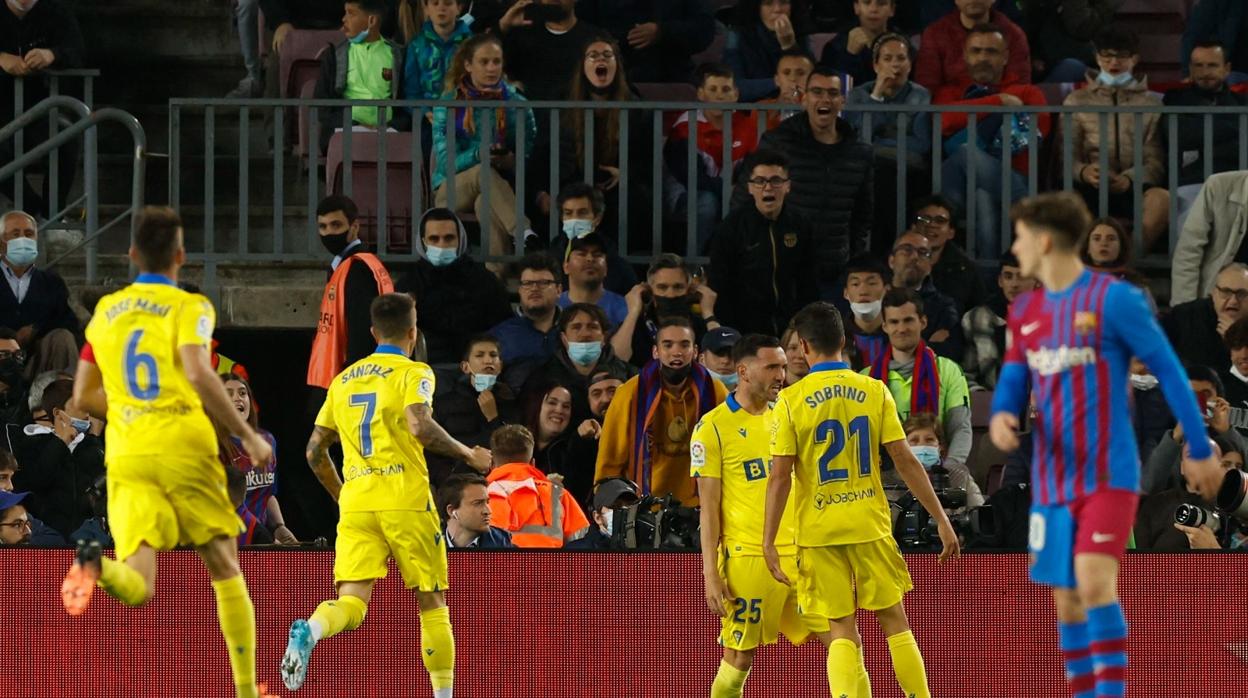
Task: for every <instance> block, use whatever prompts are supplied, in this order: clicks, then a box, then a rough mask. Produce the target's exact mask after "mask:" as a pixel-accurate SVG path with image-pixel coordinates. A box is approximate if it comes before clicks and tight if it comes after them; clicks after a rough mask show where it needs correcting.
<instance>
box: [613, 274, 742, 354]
mask: <svg viewBox="0 0 1248 698" xmlns="http://www.w3.org/2000/svg"><path fill="white" fill-rule="evenodd" d="M718 298H719V294H718V293H716V292H715V291H714V290H712V289H711V287H710V286H707V285H706V284H697V285H694V283H693V278H692V277H691V275H690V274H689V269H688V268H687V267H686V266H685V261H684V260H683V259H681V258H680V255H675V254H670V253H669V254H661V255H659V256H658V257H656V258H655V259H654V261H653V262H651V263H650V268H649V269H648V270H646V282H645V283H643V284H637V285H636V286H634V287H633V289H632V290H631V291H629V292H628V295H627V296H625V297H624V300H625V301H627V302H628V315H626V316H625V317H624V322H621V323H620V326H619V327H617V328H616V330H615V334H614V335H613V336H612V337H611V348H612V349H614V350H615V355H616V356H618V357H619V358H620V359H622V360H624V361H631V362H632V363H633V365H634V366H638V367H641V366H644V365H645V363H646V362H647V361H649V358H648V357H649V356H650V348H651V347H653V346H654V344H655V341H656V338H657V333H658V328H659V323H660V322H661V321H662V320H663V318H667V317H680V318H685V319H687V320H688V321H689V326H690V327H692V328H693V332H694V339H695V341H697V340H700V339H701V338H702V335H704V334H706V331H707V330H713V329H715V328H716V327H719V325H720V323H719V318H717V317H715V302H716V301H717V300H718ZM695 305H697V306H698V310H699V311H700V312H698V313H695V312H694V306H695Z"/></svg>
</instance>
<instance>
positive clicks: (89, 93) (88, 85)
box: [12, 68, 100, 220]
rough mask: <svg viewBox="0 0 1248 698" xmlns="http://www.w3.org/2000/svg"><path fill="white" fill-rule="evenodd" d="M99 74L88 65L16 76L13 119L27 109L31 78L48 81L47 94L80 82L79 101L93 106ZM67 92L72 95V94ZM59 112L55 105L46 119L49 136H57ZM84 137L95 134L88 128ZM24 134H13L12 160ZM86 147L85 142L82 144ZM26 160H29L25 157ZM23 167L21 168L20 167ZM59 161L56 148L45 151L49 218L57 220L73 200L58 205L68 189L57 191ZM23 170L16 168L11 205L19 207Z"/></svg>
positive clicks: (20, 149) (21, 149)
mask: <svg viewBox="0 0 1248 698" xmlns="http://www.w3.org/2000/svg"><path fill="white" fill-rule="evenodd" d="M99 76H100V71H98V70H96V69H94V68H90V69H69V70H44V71H41V72H39V73H37V74H35V75H31V76H30V77H19V78H15V79H14V80H13V119H14V120H17V119H18V118H20V117H21V116H22V115H23V114H24V113H26V102H27V93H28V92H29V91H30V88H29V86H28V85H27V83H28V82H30V81H40V82H42V81H45V80H46V81H47V85H48V90H47V91H48V96H49V97H58V96H61V94H62V91H65V92H74V90H73V89H72V88H73V87H75V86H78V85H81V94H82V100H81V101H82V103H83V104H85V105H87V108H88V109H93V108H94V107H95V79H96V78H97V77H99ZM63 83H67V87H68V89H67V88H66V87H63ZM69 96H73V95H72V94H71V95H69ZM58 117H59V113H58V112H57V111H56V110H55V109H54V110H53V111H52V113H51V118H49V119H48V138H49V139H53V138H56V135H57V133H58V132H59V131H60V129H61V128H62V127H63V126H64V123H62V121H61V119H60V118H58ZM86 138H94V136H93V135H92V134H91V132H88V133H87V135H86ZM25 146H26V143H25V134H24V133H23V132H21V131H19V132H17V133H16V134H14V136H13V152H14V156H13V157H14V160H15V161H16V160H21V159H22V155H23V154H24V153H25ZM85 147H87V146H86V144H84V148H85ZM26 162H27V164H29V163H30V161H26ZM23 169H24V168H23ZM59 175H60V161H59V160H58V158H57V157H56V152H55V151H52V152H51V153H50V154H49V155H48V164H47V176H48V201H47V207H48V212H49V214H50V215H49V216H48V218H49V219H51V220H56V219H59V218H61V217H62V216H64V215H65V214H66V213H68V212H69V211H70V210H71V209H72V208H73V206H74V205H73V204H71V205H67V206H64V207H59V208H58V207H57V203H58V202H59V201H60V197H61V195H62V194H66V195H68V192H61V191H60V184H61V182H60V177H59ZM24 180H25V172H24V171H23V170H19V171H18V173H17V176H16V178H15V179H14V180H13V181H14V188H13V197H12V198H13V206H14V208H17V209H22V208H23V207H24V206H25V204H26V201H25V198H26V192H25V182H24Z"/></svg>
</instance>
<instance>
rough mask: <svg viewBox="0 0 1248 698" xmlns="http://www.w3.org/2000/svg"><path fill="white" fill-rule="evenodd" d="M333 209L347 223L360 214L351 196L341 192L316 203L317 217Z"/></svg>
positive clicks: (325, 214) (327, 213) (352, 221)
mask: <svg viewBox="0 0 1248 698" xmlns="http://www.w3.org/2000/svg"><path fill="white" fill-rule="evenodd" d="M335 211H342V215H344V216H346V217H347V222H348V223H354V222H355V219H356V218H358V217H359V216H360V209H359V208H358V207H356V205H355V202H354V201H352V200H351V197H349V196H343V195H342V194H330V195H329V196H327V197H325V198H324V199H321V202H320V203H319V204H317V205H316V217H317V218H320V217H321V216H328V215H329V214H331V213H334V212H335ZM422 233H423V231H422Z"/></svg>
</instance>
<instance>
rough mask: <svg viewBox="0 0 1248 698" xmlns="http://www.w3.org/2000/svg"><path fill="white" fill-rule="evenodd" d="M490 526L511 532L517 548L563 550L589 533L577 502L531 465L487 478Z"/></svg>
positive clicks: (516, 465)
mask: <svg viewBox="0 0 1248 698" xmlns="http://www.w3.org/2000/svg"><path fill="white" fill-rule="evenodd" d="M485 479H486V481H487V482H488V483H489V486H488V488H487V491H488V492H489V495H490V523H491V524H492V525H495V526H498V527H499V528H505V529H507V530H508V531H511V542H513V543H515V544H516V547H517V548H562V547H563V544H564V543H567V542H569V541H574V540H576V539H578V538H581V537H582V536H584V535H585V533H586V532H588V531H589V520H588V519H586V518H585V512H583V511H581V505H579V504H577V503H576V498H575V497H573V496H572V494H571V493H570V492H568V491H567V490H565V489H564V488H563V484H562V482H561V480H554V481H552V480H551V479H550V478H548V477H546V474H545V473H543V472H542V471H540V470H538V469H537V468H535V467H533V466H532V465H530V464H529V463H509V464H507V465H503V466H500V467H497V468H495V469H494V470H492V471H490V474H489V475H487V476H486V478H485Z"/></svg>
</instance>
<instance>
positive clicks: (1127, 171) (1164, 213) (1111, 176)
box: [1063, 28, 1170, 252]
mask: <svg viewBox="0 0 1248 698" xmlns="http://www.w3.org/2000/svg"><path fill="white" fill-rule="evenodd" d="M1139 46H1140V40H1139V37H1137V36H1136V35H1135V34H1134V33H1133V32H1131V31H1129V30H1126V29H1119V28H1110V29H1107V30H1105V31H1104V32H1102V33H1101V34H1100V35H1098V36H1097V37H1096V63H1097V66H1099V69H1098V70H1096V71H1092V70H1089V71H1088V74H1087V78H1088V85H1087V87H1084V88H1083V89H1079V90H1075V91H1074V92H1072V93H1070V94H1069V95H1068V96H1067V97H1066V101H1065V102H1063V103H1064V104H1065V105H1066V106H1071V107H1088V106H1091V107H1108V106H1114V107H1159V106H1161V100H1160V99H1158V98H1157V97H1156V96H1155V95H1153V94H1152V93H1150V92H1149V91H1148V77H1147V76H1145V75H1140V76H1139V77H1136V75H1135V72H1134V71H1135V67H1136V65H1137V64H1138V63H1139V61H1140V51H1139ZM1136 123H1137V121H1136V117H1135V115H1134V114H1131V113H1129V112H1114V113H1112V114H1109V115H1108V118H1107V119H1106V125H1107V127H1108V128H1109V131H1108V132H1107V133H1102V132H1101V127H1100V124H1101V115H1100V114H1094V113H1090V112H1077V113H1075V114H1074V115H1073V118H1072V124H1073V126H1074V129H1073V130H1074V133H1073V134H1072V136H1071V138H1072V140H1073V143H1074V153H1073V155H1072V159H1071V168H1072V170H1073V172H1074V178H1075V190H1076V191H1078V192H1079V193H1080V194H1082V195H1083V199H1084V201H1086V202H1087V204H1088V208H1089V209H1090V210H1091V211H1092V212H1093V213H1103V212H1101V211H1100V210H1099V208H1098V202H1099V198H1100V187H1101V176H1102V175H1104V176H1105V181H1106V183H1107V184H1106V186H1108V187H1109V211H1108V214H1109V215H1112V216H1118V217H1124V218H1130V217H1132V216H1134V215H1135V193H1134V183H1135V179H1136V177H1139V178H1140V180H1141V183H1142V186H1143V190H1144V203H1143V221H1142V225H1143V228H1144V249H1143V250H1141V252H1147V251H1148V250H1149V249H1150V248H1151V247H1152V246H1153V243H1154V242H1156V241H1157V240H1158V239H1159V238H1161V236H1162V235H1163V234H1164V233H1165V232H1166V227H1167V226H1168V225H1169V215H1170V195H1169V193H1168V192H1167V191H1166V190H1165V189H1164V188H1162V187H1161V182H1162V177H1163V176H1164V175H1165V169H1166V164H1165V162H1166V161H1165V154H1164V151H1162V148H1161V132H1160V131H1161V114H1159V113H1156V112H1152V113H1149V112H1145V113H1144V114H1143V115H1142V116H1141V117H1140V120H1139V122H1138V123H1139V124H1140V127H1141V128H1143V129H1144V133H1143V135H1142V136H1141V138H1140V142H1141V143H1142V144H1143V148H1144V150H1143V151H1142V152H1138V153H1137V152H1136V151H1135V128H1136V127H1135V124H1136ZM1102 149H1104V150H1106V151H1108V153H1109V157H1108V158H1107V165H1108V168H1109V169H1108V171H1107V172H1104V173H1102V172H1101V157H1100V153H1101V150H1102ZM1137 163H1138V164H1139V165H1140V167H1139V170H1138V172H1137V169H1136V164H1137Z"/></svg>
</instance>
